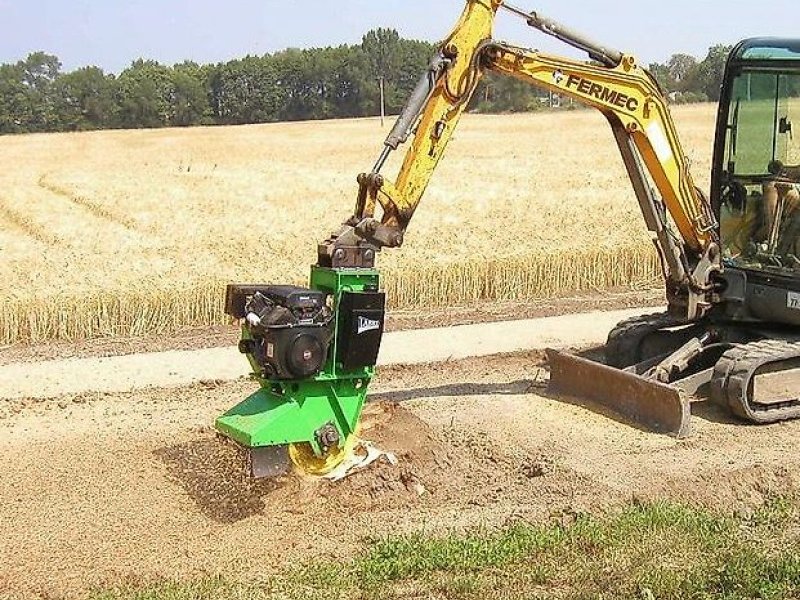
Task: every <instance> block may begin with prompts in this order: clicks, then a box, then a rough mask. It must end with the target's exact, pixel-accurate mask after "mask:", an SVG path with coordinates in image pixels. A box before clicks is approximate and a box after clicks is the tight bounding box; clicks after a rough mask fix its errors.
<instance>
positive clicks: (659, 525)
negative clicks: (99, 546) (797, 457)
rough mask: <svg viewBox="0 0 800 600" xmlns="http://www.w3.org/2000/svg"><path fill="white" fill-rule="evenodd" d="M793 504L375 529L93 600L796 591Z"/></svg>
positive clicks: (797, 538) (787, 594) (798, 547)
mask: <svg viewBox="0 0 800 600" xmlns="http://www.w3.org/2000/svg"><path fill="white" fill-rule="evenodd" d="M798 508H800V504H798V503H797V502H796V501H795V500H789V499H777V500H774V501H772V502H770V503H768V504H767V505H766V506H764V507H763V508H762V509H760V510H758V511H756V512H755V513H753V514H752V515H748V516H747V518H733V517H729V516H724V515H719V514H714V513H711V512H707V511H704V510H701V509H697V508H690V507H686V506H681V505H676V504H666V503H664V504H653V505H646V506H638V505H635V506H631V507H629V508H628V509H626V510H624V511H622V512H621V513H619V514H617V515H615V516H612V517H607V518H604V519H598V518H593V517H582V518H579V519H578V520H577V522H575V523H574V524H572V525H570V526H563V525H560V524H555V523H554V524H549V525H531V524H527V523H518V524H516V525H513V526H511V527H509V528H506V529H503V530H492V531H490V530H482V529H476V530H474V531H472V532H469V533H460V534H457V533H453V534H451V535H446V536H443V537H430V536H426V535H424V534H414V535H409V536H401V537H390V538H386V539H379V540H372V541H369V542H367V549H366V551H365V553H364V554H363V555H361V556H360V557H359V558H356V559H354V560H352V561H350V562H332V561H317V562H312V563H309V564H307V565H305V566H303V567H302V568H300V569H295V570H287V571H285V572H283V573H279V574H277V575H274V576H272V577H271V578H269V579H265V580H264V581H260V582H247V583H243V582H234V581H227V580H225V579H206V580H202V581H194V582H188V583H174V582H169V583H162V584H159V585H155V586H151V587H144V588H130V587H128V588H120V589H115V590H108V591H105V592H102V593H98V594H95V595H94V596H92V599H93V600H199V599H209V600H238V599H242V600H243V599H253V600H260V599H264V600H267V599H282V598H308V599H312V598H313V599H315V600H317V599H319V598H325V599H326V600H328V599H351V598H353V599H355V598H364V599H376V600H377V599H384V598H445V599H459V600H461V599H463V600H470V599H475V600H478V599H480V600H490V599H494V598H497V599H500V598H502V599H520V600H522V599H533V598H559V599H574V600H579V599H589V598H638V599H646V600H647V599H659V600H661V599H673V598H674V599H681V600H685V599H697V600H704V599H712V598H720V599H725V600H745V599H752V598H763V599H770V600H771V599H779V598H797V597H800V535H798V534H797V533H796V532H795V531H794V529H795V528H794V527H793V526H794V524H795V523H797V514H798Z"/></svg>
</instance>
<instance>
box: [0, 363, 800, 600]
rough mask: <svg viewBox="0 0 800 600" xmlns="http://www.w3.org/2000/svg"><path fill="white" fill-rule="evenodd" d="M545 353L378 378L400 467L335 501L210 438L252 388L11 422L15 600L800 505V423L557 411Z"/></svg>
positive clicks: (164, 393) (363, 479) (7, 555)
mask: <svg viewBox="0 0 800 600" xmlns="http://www.w3.org/2000/svg"><path fill="white" fill-rule="evenodd" d="M542 364H543V357H542V355H541V354H540V353H538V352H529V353H523V354H515V355H510V356H498V357H491V358H482V359H469V360H463V361H458V362H450V363H443V364H436V365H424V366H421V367H413V368H411V367H390V368H386V369H384V370H383V371H382V372H381V375H380V379H379V380H378V381H377V382H376V385H375V389H374V393H373V394H372V400H373V401H372V402H371V403H370V404H369V405H368V407H367V410H366V413H365V416H364V423H363V424H364V433H363V435H364V437H365V438H367V439H370V440H372V441H374V442H376V443H377V444H378V445H379V446H380V447H381V448H384V449H386V450H390V451H393V452H395V453H396V454H397V455H398V457H399V458H400V464H399V465H398V466H396V467H392V466H390V465H388V464H379V465H376V466H375V467H374V468H371V469H369V470H368V471H365V472H361V473H357V474H355V475H353V476H352V477H351V478H349V479H347V480H345V481H343V482H340V483H338V484H331V483H327V482H321V481H319V480H314V479H310V478H306V477H301V476H299V475H290V476H287V477H284V478H282V479H281V480H278V481H270V482H259V483H252V482H249V481H248V480H246V479H245V478H243V477H242V471H241V462H240V456H239V454H238V452H237V451H236V450H235V448H233V447H232V446H231V445H229V444H228V443H224V442H223V441H221V440H219V439H218V438H217V437H216V436H215V434H214V432H213V430H212V429H211V428H210V427H209V425H210V423H212V422H213V419H214V417H215V416H216V415H217V414H218V413H220V412H221V411H222V410H224V409H226V408H228V407H230V406H231V405H232V404H234V403H235V402H237V401H238V400H239V399H241V398H243V397H244V396H245V395H247V394H248V393H250V392H251V391H253V387H254V386H253V384H252V383H249V382H236V383H229V384H224V385H222V384H219V385H217V384H214V383H211V382H209V383H206V384H205V385H198V386H194V387H192V388H188V389H185V390H181V391H175V390H149V391H144V392H135V393H129V394H116V395H85V396H79V397H73V398H60V399H56V400H47V401H19V402H10V403H8V404H7V405H4V406H3V408H2V412H0V470H1V471H2V473H3V476H2V480H0V506H2V515H3V518H2V519H1V520H0V597H2V596H3V593H4V592H3V590H5V593H6V594H7V595H8V596H9V597H14V595H19V596H23V595H26V596H27V595H31V594H39V595H47V596H66V597H69V598H72V597H81V596H83V595H85V593H86V592H87V591H89V590H91V589H93V588H97V587H103V586H109V585H115V584H120V583H130V582H136V583H143V582H147V581H152V580H156V579H160V578H171V579H179V580H180V579H187V578H192V577H197V576H201V575H216V574H222V575H225V576H228V577H244V578H251V577H260V576H263V575H264V574H266V573H269V572H270V571H271V570H273V569H276V568H279V567H282V566H285V565H287V564H300V563H302V562H303V561H308V560H313V559H314V558H315V557H339V558H343V557H348V556H354V555H356V554H357V553H358V552H359V551H361V549H362V548H363V545H364V541H365V540H366V539H371V538H374V537H376V536H384V535H387V534H391V533H401V532H410V531H419V530H425V531H426V532H439V531H448V530H452V529H456V530H458V529H462V528H470V527H474V526H480V525H485V526H497V525H504V524H508V523H511V522H514V521H516V520H520V519H524V520H529V521H535V522H543V521H548V520H552V519H555V520H557V521H560V522H565V523H568V522H570V521H572V520H573V519H574V518H575V517H576V515H579V514H582V513H585V512H591V513H602V512H605V511H613V510H614V509H615V508H617V507H619V506H621V505H623V504H627V503H629V502H631V501H636V500H638V501H647V500H652V499H660V498H671V499H680V500H684V501H688V502H692V503H697V504H700V505H703V506H708V507H712V508H715V509H719V510H722V511H726V512H739V513H743V514H747V512H748V511H750V510H752V508H754V507H756V506H758V505H760V504H761V503H763V502H764V501H765V499H766V498H768V497H769V496H771V495H773V494H779V493H788V492H791V491H794V490H795V489H796V488H797V483H798V476H800V456H798V455H797V453H796V452H795V451H794V450H795V447H796V440H797V437H798V434H800V422H791V423H784V424H779V425H772V426H767V427H751V426H746V425H742V424H740V423H734V422H732V421H731V420H729V419H728V418H727V417H726V416H725V415H724V414H722V413H720V412H718V411H716V410H715V409H714V408H712V407H709V406H706V405H705V404H703V403H698V404H697V405H696V406H695V407H694V413H695V417H694V420H693V422H694V425H695V429H696V431H695V434H694V436H693V437H691V438H689V439H688V440H683V441H677V440H674V439H671V438H668V437H664V436H659V435H655V434H651V433H648V432H645V431H641V430H638V429H635V428H632V427H629V426H627V425H624V424H621V423H618V422H616V421H613V420H610V419H609V418H607V417H605V416H603V415H600V414H598V413H595V412H592V411H590V410H587V409H586V408H584V407H581V406H577V405H574V404H571V403H569V402H564V401H560V400H557V399H554V398H548V397H547V393H546V388H545V384H544V379H545V371H544V369H543V367H542Z"/></svg>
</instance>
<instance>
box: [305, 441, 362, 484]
mask: <svg viewBox="0 0 800 600" xmlns="http://www.w3.org/2000/svg"><path fill="white" fill-rule="evenodd" d="M354 444H355V436H352V435H351V436H350V437H349V438H348V439H347V440H346V441H345V443H344V445H343V446H334V447H333V448H330V449H329V450H328V451H327V452H326V453H325V454H323V455H322V456H317V455H316V454H315V453H314V449H313V448H312V447H311V444H309V443H308V442H301V443H298V444H289V458H290V459H291V461H292V462H293V463H294V465H295V466H296V467H297V469H298V470H299V471H301V472H302V473H306V474H307V475H316V476H322V475H327V474H328V473H330V472H331V471H333V470H334V469H335V468H336V467H338V466H339V465H340V464H342V462H343V461H344V459H345V458H347V457H348V456H349V455H350V453H351V452H352V451H353V446H354Z"/></svg>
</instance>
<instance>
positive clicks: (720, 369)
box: [548, 313, 800, 437]
mask: <svg viewBox="0 0 800 600" xmlns="http://www.w3.org/2000/svg"><path fill="white" fill-rule="evenodd" d="M548 358H549V362H550V368H551V379H550V391H551V392H552V393H555V394H561V395H565V396H571V397H579V398H585V399H589V400H591V401H593V402H595V403H596V404H599V405H601V406H603V407H605V408H607V409H608V410H610V411H611V412H613V413H615V414H617V415H619V416H620V417H622V418H624V419H628V420H631V421H633V422H635V423H638V424H640V425H642V426H644V427H646V428H648V429H652V430H655V431H659V432H662V433H669V434H672V435H674V436H676V437H686V436H688V435H690V434H691V425H690V406H691V402H692V401H697V400H704V399H706V400H710V401H712V402H713V403H714V404H716V405H718V406H719V407H721V408H722V409H723V410H724V411H726V412H729V413H730V414H733V415H735V416H736V417H738V418H741V419H743V420H746V421H751V422H754V423H772V422H776V421H781V420H786V419H794V418H797V417H800V336H791V335H787V332H786V331H781V330H775V329H766V328H763V329H762V328H752V327H742V326H741V325H735V324H733V325H731V324H719V323H713V322H711V321H710V320H704V321H700V322H695V323H686V322H685V321H684V320H681V319H679V318H675V317H673V316H671V315H670V314H668V313H657V314H651V315H644V316H642V317H636V318H632V319H629V320H626V321H623V322H622V323H620V324H618V325H617V327H615V328H614V329H613V330H612V331H611V332H610V333H609V336H608V341H607V344H606V347H605V362H604V363H599V362H594V361H591V360H588V359H586V358H582V357H580V356H575V355H572V354H566V353H563V352H558V351H555V350H549V351H548Z"/></svg>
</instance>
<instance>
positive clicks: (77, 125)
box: [55, 67, 116, 131]
mask: <svg viewBox="0 0 800 600" xmlns="http://www.w3.org/2000/svg"><path fill="white" fill-rule="evenodd" d="M55 88H56V90H57V98H58V113H59V121H60V124H61V128H62V129H66V130H70V131H75V130H84V129H104V128H107V127H113V126H114V112H115V107H116V104H115V93H116V80H115V78H114V76H113V75H106V74H105V73H104V72H103V70H102V69H100V68H99V67H83V68H81V69H77V70H75V71H72V72H71V73H66V74H64V75H61V76H60V77H59V78H58V79H57V80H56V82H55Z"/></svg>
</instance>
